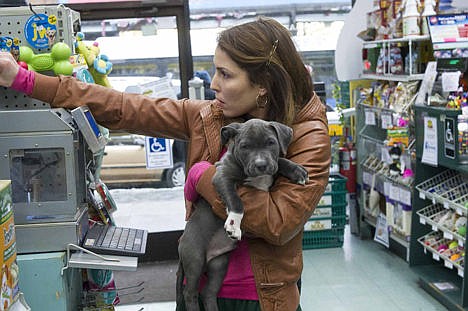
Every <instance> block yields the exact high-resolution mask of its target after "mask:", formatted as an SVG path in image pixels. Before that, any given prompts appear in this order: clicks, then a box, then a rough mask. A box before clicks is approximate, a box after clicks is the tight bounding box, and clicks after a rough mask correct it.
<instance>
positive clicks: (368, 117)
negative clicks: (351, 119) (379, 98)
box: [364, 109, 376, 125]
mask: <svg viewBox="0 0 468 311" xmlns="http://www.w3.org/2000/svg"><path fill="white" fill-rule="evenodd" d="M364 114H365V121H364V122H365V124H366V125H376V121H375V112H374V110H372V109H365V111H364Z"/></svg>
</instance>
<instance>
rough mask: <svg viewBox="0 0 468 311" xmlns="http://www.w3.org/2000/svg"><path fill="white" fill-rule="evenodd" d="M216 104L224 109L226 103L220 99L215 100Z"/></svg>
mask: <svg viewBox="0 0 468 311" xmlns="http://www.w3.org/2000/svg"><path fill="white" fill-rule="evenodd" d="M215 103H216V106H218V107H219V108H223V107H224V102H223V101H222V100H219V99H218V98H216V99H215Z"/></svg>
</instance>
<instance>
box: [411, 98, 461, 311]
mask: <svg viewBox="0 0 468 311" xmlns="http://www.w3.org/2000/svg"><path fill="white" fill-rule="evenodd" d="M459 113H460V111H457V110H454V109H445V108H438V107H430V106H416V107H415V122H416V124H417V126H416V142H417V145H416V149H417V159H416V177H415V185H416V186H415V189H414V195H413V210H414V211H415V213H413V216H412V229H411V230H412V236H411V243H410V245H411V249H410V254H411V256H410V266H411V268H412V270H413V271H415V272H416V273H417V274H418V275H419V277H420V280H419V283H420V285H421V286H422V287H423V288H424V289H425V290H426V291H428V292H429V293H430V294H431V295H433V296H434V297H435V298H436V299H437V300H439V301H440V302H441V303H442V304H444V305H445V306H446V307H447V308H448V309H449V310H466V309H468V284H467V283H466V282H467V280H468V275H467V274H466V273H467V272H466V269H465V256H464V248H465V245H466V239H467V236H466V232H463V230H462V231H459V230H458V227H457V226H455V222H454V221H456V219H460V218H461V217H467V215H468V213H467V208H466V206H465V204H466V203H468V176H467V175H466V174H467V173H468V166H467V165H461V164H459V163H458V160H457V157H456V156H455V155H453V154H452V153H450V152H449V153H446V145H445V139H444V137H445V133H446V128H445V120H447V119H450V118H453V119H454V120H456V116H457V115H458V114H459ZM425 117H432V118H434V120H437V122H436V123H437V124H434V126H435V127H436V128H437V142H438V152H437V155H436V158H437V166H434V165H429V164H427V163H425V161H423V159H422V155H423V152H424V150H423V148H424V141H425V139H424V131H425V128H424V126H425V125H424V118H425ZM455 128H456V125H455ZM454 135H455V136H454V139H455V141H457V139H458V137H457V136H458V133H457V131H455V132H454ZM456 153H457V152H456V150H455V154H456ZM452 155H453V157H452ZM449 213H450V214H449ZM449 216H450V218H449Z"/></svg>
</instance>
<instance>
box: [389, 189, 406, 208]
mask: <svg viewBox="0 0 468 311" xmlns="http://www.w3.org/2000/svg"><path fill="white" fill-rule="evenodd" d="M389 197H390V199H392V200H394V201H399V200H400V188H399V187H397V186H394V185H390V196H389ZM410 205H411V204H410Z"/></svg>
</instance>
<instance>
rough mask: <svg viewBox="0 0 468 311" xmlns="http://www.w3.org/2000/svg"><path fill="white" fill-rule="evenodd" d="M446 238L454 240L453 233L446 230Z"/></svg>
mask: <svg viewBox="0 0 468 311" xmlns="http://www.w3.org/2000/svg"><path fill="white" fill-rule="evenodd" d="M444 238H446V239H449V240H453V234H451V233H449V232H445V231H444Z"/></svg>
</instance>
